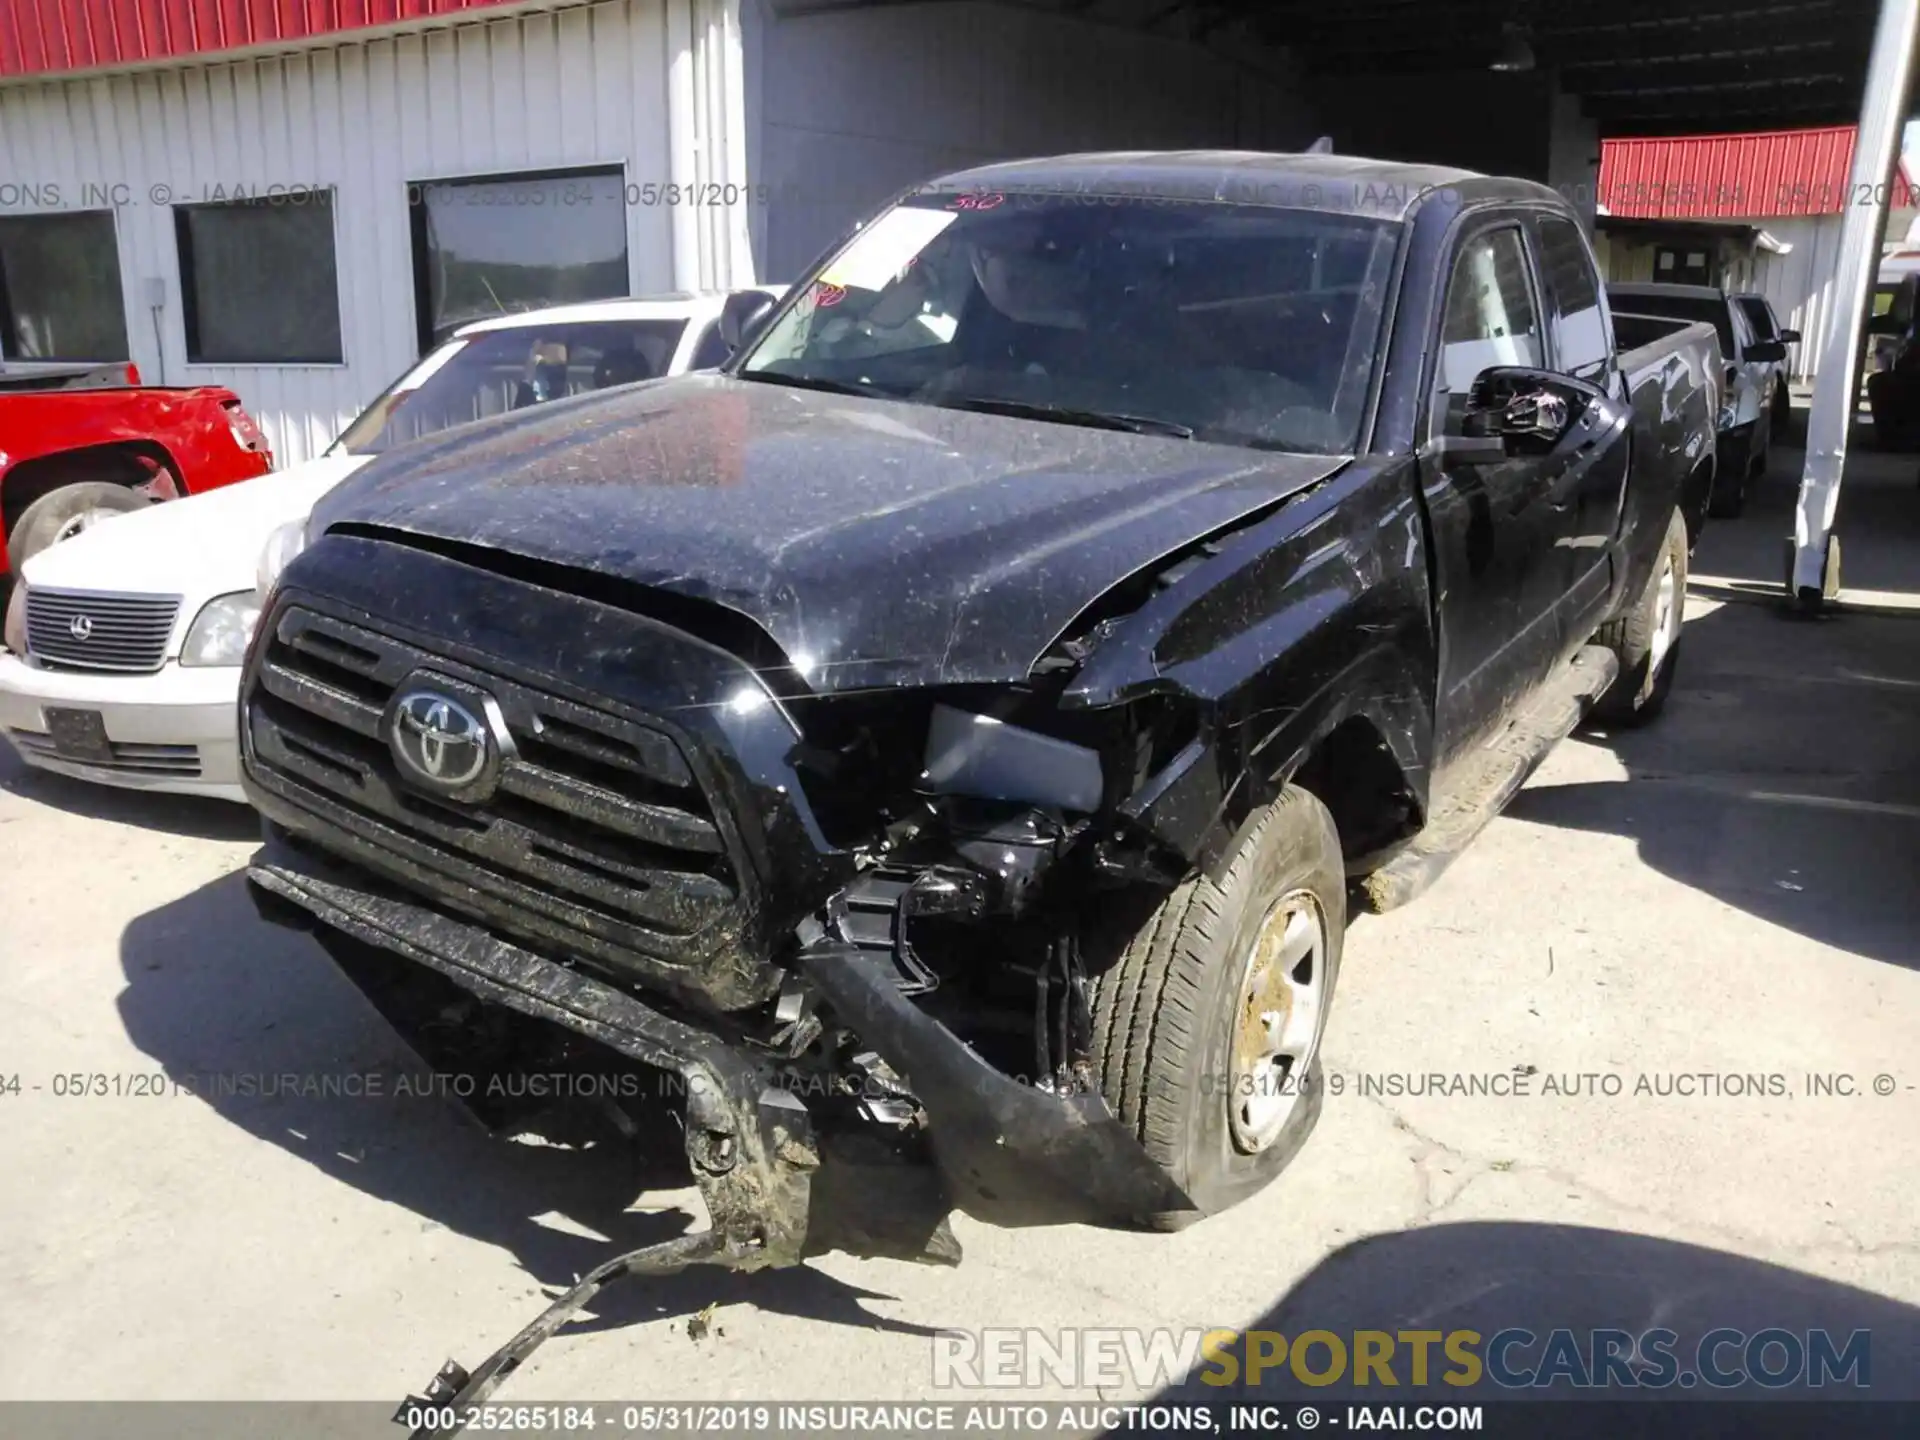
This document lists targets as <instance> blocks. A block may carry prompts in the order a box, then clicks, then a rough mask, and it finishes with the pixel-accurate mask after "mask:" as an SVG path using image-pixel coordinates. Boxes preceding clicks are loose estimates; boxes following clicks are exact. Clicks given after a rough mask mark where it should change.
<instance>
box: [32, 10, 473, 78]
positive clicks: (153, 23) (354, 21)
mask: <svg viewBox="0 0 1920 1440" xmlns="http://www.w3.org/2000/svg"><path fill="white" fill-rule="evenodd" d="M507 3H511V0H8V3H4V4H0V79H6V78H9V77H12V76H23V75H53V74H59V73H62V72H66V71H72V70H97V69H103V68H107V67H110V66H122V65H140V64H147V63H150V62H153V61H156V60H176V59H185V58H187V57H188V56H192V55H206V54H212V53H215V52H217V51H221V50H237V49H240V48H242V47H244V46H249V45H269V44H274V43H288V42H294V41H300V40H309V39H313V38H315V37H317V36H321V35H330V34H333V33H334V32H336V31H341V30H357V29H361V28H364V27H366V26H372V25H393V24H398V23H400V22H402V21H407V20H424V19H428V18H430V17H432V16H436V15H449V14H456V13H458V12H460V11H462V10H478V9H481V8H483V7H485V6H489V5H501V4H507Z"/></svg>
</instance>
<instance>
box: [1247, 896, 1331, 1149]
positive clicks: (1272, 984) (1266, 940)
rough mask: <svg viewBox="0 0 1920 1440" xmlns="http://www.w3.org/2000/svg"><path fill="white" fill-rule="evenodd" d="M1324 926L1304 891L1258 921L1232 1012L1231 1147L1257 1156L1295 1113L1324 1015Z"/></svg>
mask: <svg viewBox="0 0 1920 1440" xmlns="http://www.w3.org/2000/svg"><path fill="white" fill-rule="evenodd" d="M1326 974H1327V921H1326V915H1325V913H1324V912H1323V911H1322V910H1321V908H1320V902H1319V901H1318V900H1317V899H1315V898H1314V895H1313V892H1312V891H1310V890H1295V891H1292V892H1291V893H1289V894H1287V895H1283V896H1282V897H1281V898H1280V899H1279V900H1277V901H1276V902H1274V905H1273V907H1272V908H1271V909H1270V910H1268V911H1267V914H1266V918H1265V919H1263V920H1262V921H1261V922H1260V928H1259V930H1258V931H1257V932H1256V933H1255V935H1254V939H1253V944H1252V945H1251V946H1250V947H1249V948H1248V951H1247V958H1246V963H1245V965H1244V966H1243V967H1242V970H1241V976H1240V996H1239V1004H1238V1006H1237V1008H1236V1010H1235V1012H1234V1032H1233V1075H1232V1079H1231V1084H1230V1085H1229V1087H1228V1094H1227V1127H1228V1131H1229V1133H1230V1135H1231V1136H1232V1139H1233V1144H1234V1148H1235V1149H1237V1150H1240V1151H1241V1152H1243V1153H1244V1154H1248V1155H1257V1154H1259V1153H1260V1152H1261V1151H1262V1150H1265V1149H1266V1148H1267V1147H1268V1146H1270V1145H1272V1144H1273V1143H1274V1142H1275V1141H1276V1140H1277V1139H1279V1138H1280V1135H1281V1134H1282V1133H1283V1132H1284V1131H1285V1129H1286V1126H1287V1121H1288V1120H1289V1119H1291V1118H1292V1116H1293V1112H1294V1110H1295V1109H1296V1108H1297V1107H1298V1106H1299V1104H1300V1102H1301V1100H1302V1098H1303V1094H1304V1087H1305V1085H1306V1083H1307V1076H1308V1075H1309V1074H1310V1073H1311V1072H1312V1068H1313V1060H1314V1056H1315V1055H1316V1053H1317V1052H1318V1050H1319V1048H1320V1030H1321V1022H1322V1018H1323V1016H1324V1015H1325V1011H1326Z"/></svg>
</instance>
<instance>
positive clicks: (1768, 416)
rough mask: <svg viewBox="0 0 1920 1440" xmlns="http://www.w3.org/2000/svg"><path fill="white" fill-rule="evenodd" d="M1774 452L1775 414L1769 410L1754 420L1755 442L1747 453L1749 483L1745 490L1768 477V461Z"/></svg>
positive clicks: (1744, 487) (1743, 487)
mask: <svg viewBox="0 0 1920 1440" xmlns="http://www.w3.org/2000/svg"><path fill="white" fill-rule="evenodd" d="M1772 452H1773V414H1772V412H1771V411H1768V412H1766V413H1764V414H1762V415H1761V417H1760V418H1759V419H1758V420H1757V421H1755V422H1754V426H1753V443H1752V445H1751V446H1750V447H1749V450H1748V454H1747V480H1748V482H1749V483H1748V484H1746V485H1744V486H1742V487H1741V488H1742V489H1743V490H1751V489H1752V488H1753V486H1754V485H1755V484H1758V483H1759V482H1760V481H1762V480H1764V479H1766V478H1767V462H1768V460H1769V459H1770V458H1771V457H1772Z"/></svg>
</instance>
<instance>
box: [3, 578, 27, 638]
mask: <svg viewBox="0 0 1920 1440" xmlns="http://www.w3.org/2000/svg"><path fill="white" fill-rule="evenodd" d="M6 642H7V649H9V650H11V651H12V652H13V653H14V654H16V655H24V654H26V653H27V582H26V581H24V580H21V579H18V578H16V579H15V580H14V582H13V595H12V597H11V598H10V599H8V601H7V632H6Z"/></svg>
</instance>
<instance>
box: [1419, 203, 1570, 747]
mask: <svg viewBox="0 0 1920 1440" xmlns="http://www.w3.org/2000/svg"><path fill="white" fill-rule="evenodd" d="M1540 314H1541V307H1540V304H1539V301H1538V299H1537V297H1536V295H1535V289H1534V283H1533V271H1532V267H1531V265H1530V264H1529V263H1528V259H1527V248H1526V243H1525V239H1524V235H1523V231H1522V226H1521V220H1520V218H1519V217H1518V216H1507V217H1503V218H1498V219H1493V220H1488V221H1482V222H1479V223H1478V224H1476V225H1473V226H1472V227H1471V228H1467V229H1463V230H1462V231H1461V233H1460V235H1459V236H1458V238H1457V239H1456V241H1455V251H1454V259H1453V263H1452V266H1451V269H1450V271H1449V279H1448V282H1447V293H1446V298H1445V300H1444V301H1443V309H1442V318H1441V330H1440V337H1439V340H1440V343H1439V345H1438V347H1437V350H1436V353H1435V358H1434V361H1433V362H1432V363H1433V376H1432V384H1431V387H1430V389H1429V392H1428V393H1429V401H1428V414H1427V420H1426V424H1425V427H1424V430H1425V434H1426V435H1427V437H1428V443H1427V444H1426V446H1425V447H1424V450H1423V459H1422V465H1421V486H1422V490H1423V492H1424V496H1425V500H1426V507H1427V518H1428V524H1429V526H1430V529H1431V533H1432V545H1433V557H1432V559H1433V571H1434V584H1435V596H1436V609H1437V615H1436V619H1437V622H1438V630H1439V639H1440V647H1439V648H1440V666H1439V677H1438V691H1439V694H1438V702H1439V703H1438V706H1437V709H1438V712H1439V713H1438V714H1437V715H1436V717H1435V732H1436V740H1437V742H1438V749H1439V752H1440V755H1441V757H1442V758H1445V757H1446V756H1447V755H1448V754H1449V753H1451V752H1453V751H1456V750H1458V749H1459V748H1460V747H1461V746H1462V745H1465V744H1466V743H1468V742H1469V741H1470V740H1471V739H1472V738H1473V737H1474V736H1475V735H1477V734H1479V733H1480V732H1482V731H1483V730H1485V729H1486V728H1487V727H1488V726H1489V725H1491V724H1493V723H1494V722H1495V721H1497V720H1498V719H1500V718H1501V717H1502V716H1503V715H1504V714H1506V713H1507V711H1508V709H1509V707H1510V706H1511V705H1512V703H1513V701H1514V700H1515V699H1517V698H1518V697H1519V696H1520V695H1521V694H1523V693H1524V692H1525V691H1527V690H1529V689H1531V688H1532V687H1533V686H1534V684H1536V683H1537V682H1538V681H1539V680H1540V679H1542V678H1543V677H1544V676H1545V675H1546V673H1547V671H1548V670H1549V669H1550V668H1551V667H1552V665H1553V662H1554V660H1555V658H1556V657H1557V653H1558V649H1559V634H1558V627H1557V625H1556V623H1555V615H1554V606H1553V593H1554V590H1555V587H1553V586H1551V585H1549V584H1548V583H1546V578H1547V577H1546V576H1545V574H1544V571H1545V570H1546V569H1548V568H1549V567H1552V566H1554V565H1555V564H1557V563H1558V561H1557V555H1556V549H1557V547H1556V546H1555V544H1554V540H1555V535H1556V531H1557V528H1558V524H1559V521H1558V519H1557V517H1556V515H1555V512H1554V510H1553V496H1552V494H1551V486H1550V483H1549V481H1550V476H1549V474H1548V471H1549V470H1550V469H1551V468H1554V467H1553V464H1552V462H1551V461H1550V460H1549V459H1548V458H1547V457H1544V456H1539V455H1533V454H1513V455H1508V456H1506V457H1505V458H1501V459H1496V460H1494V461H1492V462H1488V461H1487V460H1486V459H1484V458H1471V459H1469V458H1465V457H1464V456H1454V455H1450V454H1449V450H1448V445H1447V442H1448V441H1449V440H1450V439H1452V438H1453V437H1456V436H1460V435H1463V434H1464V433H1465V430H1466V426H1465V424H1464V417H1465V416H1466V413H1467V410H1468V401H1469V398H1470V396H1471V395H1472V393H1473V388H1474V382H1475V381H1476V380H1477V379H1478V377H1479V376H1480V375H1481V373H1482V372H1483V371H1485V370H1487V369H1489V368H1491V367H1493V366H1500V365H1521V366H1528V367H1531V368H1534V369H1539V368H1541V367H1543V366H1544V365H1545V363H1546V344H1545V338H1544V334H1543V330H1542V326H1541V322H1540Z"/></svg>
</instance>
